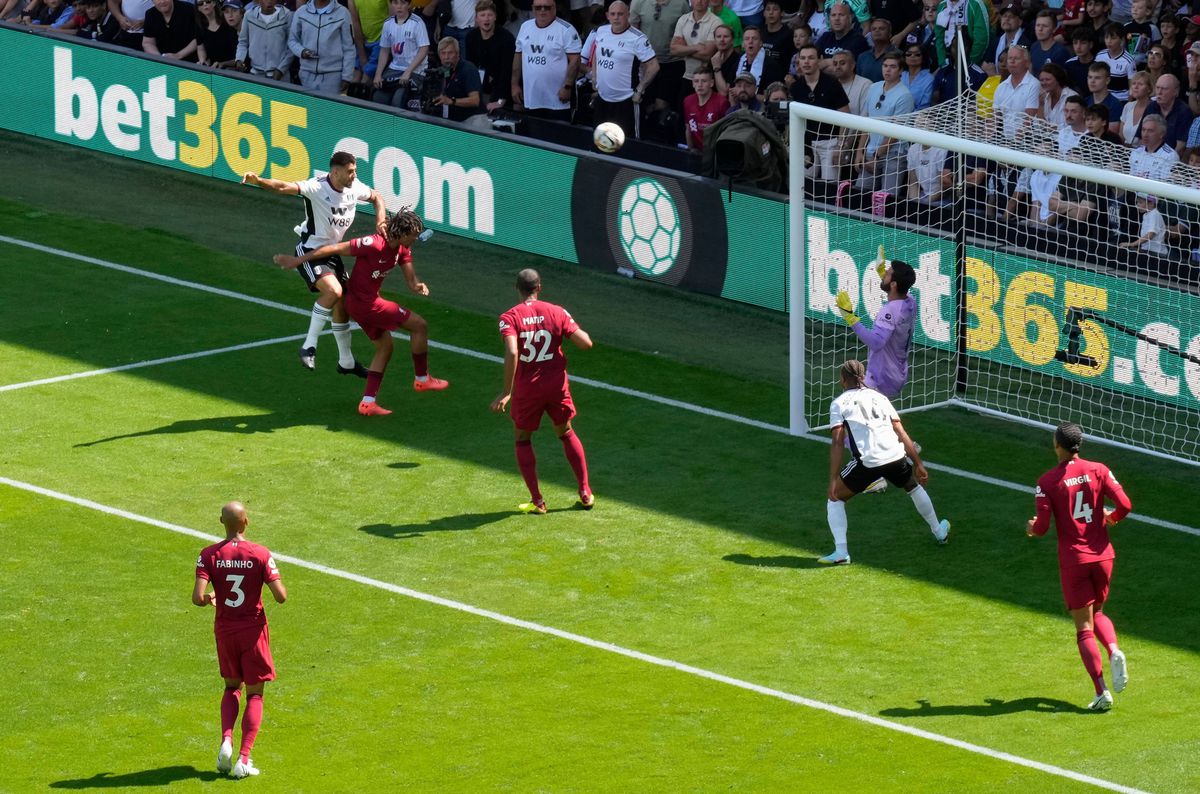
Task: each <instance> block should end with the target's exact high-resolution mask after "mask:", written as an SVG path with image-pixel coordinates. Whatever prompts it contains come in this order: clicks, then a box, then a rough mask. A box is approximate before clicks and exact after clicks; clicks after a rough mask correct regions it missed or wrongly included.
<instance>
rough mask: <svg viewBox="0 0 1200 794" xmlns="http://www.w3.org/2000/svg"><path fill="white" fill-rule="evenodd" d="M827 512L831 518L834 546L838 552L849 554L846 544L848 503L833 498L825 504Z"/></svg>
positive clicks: (830, 525) (830, 526) (830, 528)
mask: <svg viewBox="0 0 1200 794" xmlns="http://www.w3.org/2000/svg"><path fill="white" fill-rule="evenodd" d="M825 514H826V516H828V518H829V531H830V533H832V534H833V548H834V551H836V552H837V553H838V554H848V553H849V551H850V550H849V547H848V546H847V545H846V503H845V502H842V501H838V500H836V499H835V500H832V501H829V502H827V503H826V504H825Z"/></svg>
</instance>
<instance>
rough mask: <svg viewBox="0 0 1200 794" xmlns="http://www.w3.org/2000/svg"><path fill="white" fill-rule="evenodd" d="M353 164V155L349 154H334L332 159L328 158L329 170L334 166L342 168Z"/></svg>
mask: <svg viewBox="0 0 1200 794" xmlns="http://www.w3.org/2000/svg"><path fill="white" fill-rule="evenodd" d="M353 163H354V155H352V154H350V152H334V153H333V157H330V158H329V167H330V168H333V167H334V166H335V165H340V166H343V167H344V166H347V165H351V164H353Z"/></svg>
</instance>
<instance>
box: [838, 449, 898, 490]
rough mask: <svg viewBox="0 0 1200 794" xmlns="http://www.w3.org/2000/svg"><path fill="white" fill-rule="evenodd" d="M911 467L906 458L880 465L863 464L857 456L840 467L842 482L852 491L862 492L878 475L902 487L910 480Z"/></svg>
mask: <svg viewBox="0 0 1200 794" xmlns="http://www.w3.org/2000/svg"><path fill="white" fill-rule="evenodd" d="M912 476H913V468H912V464H911V463H909V462H908V458H906V457H905V458H900V460H895V461H892V462H891V463H885V464H883V465H882V466H875V467H873V468H872V467H871V466H864V465H863V464H862V461H860V460H859V459H858V458H854V459H852V460H851V461H850V462H849V463H847V464H846V465H845V466H843V467H842V482H844V483H846V487H847V488H849V489H850V490H851V491H854V493H862V492H863V491H865V490H867V486H868V485H870V484H871V483H873V482H875V481H876V480H878V479H879V478H880V477H882V478H883V479H885V480H887V481H888V482H890V483H891V484H892V485H894V486H896V487H897V488H903V487H905V486H906V485H908V483H909V481H911V480H912Z"/></svg>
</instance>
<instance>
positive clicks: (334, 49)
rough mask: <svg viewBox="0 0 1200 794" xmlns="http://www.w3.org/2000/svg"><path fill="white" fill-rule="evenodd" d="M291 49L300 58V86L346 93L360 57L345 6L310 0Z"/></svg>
mask: <svg viewBox="0 0 1200 794" xmlns="http://www.w3.org/2000/svg"><path fill="white" fill-rule="evenodd" d="M288 48H289V49H290V50H291V51H292V54H293V55H295V56H296V57H297V58H299V59H300V85H302V86H304V87H305V88H307V89H308V90H309V91H314V92H316V93H318V94H327V95H334V96H336V95H337V94H340V93H345V91H346V89H347V88H348V87H349V85H350V78H352V77H353V76H354V64H355V56H356V55H357V53H356V52H355V47H354V34H353V25H352V23H351V20H350V12H349V11H347V10H346V7H345V6H343V5H341V4H339V3H336V2H334V0H308V2H307V3H305V4H304V5H302V6H300V7H299V8H297V9H296V11H295V13H294V14H292V26H291V28H290V29H289V31H288ZM381 57H382V56H381Z"/></svg>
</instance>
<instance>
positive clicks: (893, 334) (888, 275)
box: [837, 247, 917, 400]
mask: <svg viewBox="0 0 1200 794" xmlns="http://www.w3.org/2000/svg"><path fill="white" fill-rule="evenodd" d="M877 262H878V263H877V265H876V267H875V269H876V270H877V271H878V272H879V277H880V279H881V281H880V284H879V287H880V289H882V290H883V291H884V292H886V293H887V296H888V301H887V303H885V304H884V305H883V308H881V309H880V310H879V313H878V314H876V315H875V324H874V326H873V327H871V328H868V327H867V326H866V324H865V323H863V321H862V320H861V319H860V318H859V316H858V315H857V314H855V313H854V306H853V305H851V303H850V296H849V295H847V294H846V292H845V291H842V292H839V293H838V294H837V308H838V311H839V312H840V313H841V315H842V319H843V320H845V321H846V324H847V325H849V326H850V327H851V328H852V329H853V330H854V333H855V334H857V335H858V338H859V339H861V340H862V342H863V344H864V345H866V346H867V351H868V352H867V377H866V380H865V382H864V383H865V385H866V386H867V387H868V388H871V389H875V390H876V391H878V392H882V393H883V394H884V395H885V396H886V397H887V398H888V399H889V400H894V399H896V398H897V397H899V396H900V391H901V390H902V389H903V388H904V384H905V383H907V382H908V351H909V349H910V348H911V347H912V339H913V325H914V323H915V322H916V314H917V302H916V301H915V300H913V298H912V296H910V295H909V294H908V291H909V290H910V289H912V286H913V284H915V283H916V281H917V274H916V271H914V270H913V268H912V265H910V264H908V263H907V262H901V261H900V260H899V259H894V260H892V261H891V262H888V261H886V260H885V259H884V258H883V248H882V247H880V249H879V259H878V260H877Z"/></svg>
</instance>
